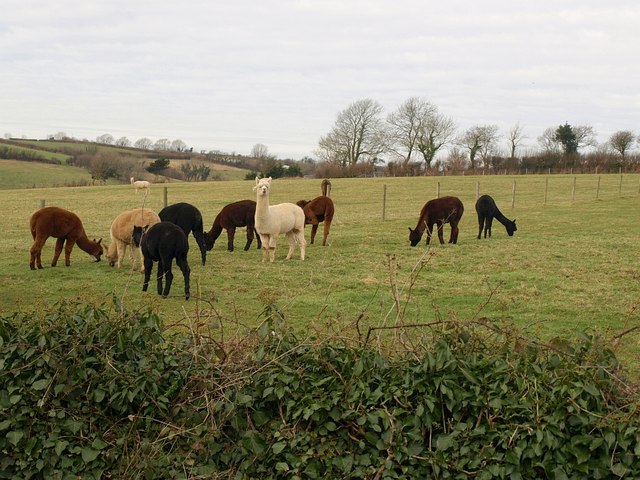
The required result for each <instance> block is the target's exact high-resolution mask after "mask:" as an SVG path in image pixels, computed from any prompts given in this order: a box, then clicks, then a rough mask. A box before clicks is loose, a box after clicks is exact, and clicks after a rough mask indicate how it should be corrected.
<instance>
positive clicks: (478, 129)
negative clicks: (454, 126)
mask: <svg viewBox="0 0 640 480" xmlns="http://www.w3.org/2000/svg"><path fill="white" fill-rule="evenodd" d="M498 138H499V137H498V126H497V125H476V126H474V127H471V128H469V129H468V130H467V131H466V132H464V133H463V134H462V136H461V137H460V138H459V139H458V141H457V143H458V145H460V146H461V147H464V148H466V149H467V150H469V162H470V164H471V169H472V170H475V168H476V167H477V166H479V165H476V156H477V155H480V158H481V159H482V161H483V162H484V164H485V165H486V164H488V162H487V160H488V159H489V156H490V155H491V154H492V153H493V151H494V150H495V147H496V144H497V142H498Z"/></svg>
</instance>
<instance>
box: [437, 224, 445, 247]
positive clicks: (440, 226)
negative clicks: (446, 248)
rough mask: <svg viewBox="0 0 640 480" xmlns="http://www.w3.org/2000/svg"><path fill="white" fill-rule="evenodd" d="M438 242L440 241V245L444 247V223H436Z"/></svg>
mask: <svg viewBox="0 0 640 480" xmlns="http://www.w3.org/2000/svg"><path fill="white" fill-rule="evenodd" d="M438 240H440V245H444V222H443V221H439V222H438Z"/></svg>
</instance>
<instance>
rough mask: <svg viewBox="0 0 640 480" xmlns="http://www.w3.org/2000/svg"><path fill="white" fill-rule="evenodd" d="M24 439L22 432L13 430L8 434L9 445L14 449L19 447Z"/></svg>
mask: <svg viewBox="0 0 640 480" xmlns="http://www.w3.org/2000/svg"><path fill="white" fill-rule="evenodd" d="M22 437H24V432H23V431H22V430H13V431H11V432H9V433H7V440H9V443H11V445H13V446H14V447H15V446H16V445H18V442H20V440H22Z"/></svg>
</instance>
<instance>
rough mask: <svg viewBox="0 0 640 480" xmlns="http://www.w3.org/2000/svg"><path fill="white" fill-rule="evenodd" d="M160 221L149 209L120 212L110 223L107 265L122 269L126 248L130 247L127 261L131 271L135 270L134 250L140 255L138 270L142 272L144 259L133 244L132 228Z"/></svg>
mask: <svg viewBox="0 0 640 480" xmlns="http://www.w3.org/2000/svg"><path fill="white" fill-rule="evenodd" d="M159 221H160V217H159V216H158V214H157V213H156V212H154V211H153V210H151V209H150V208H136V209H135V210H129V211H126V212H122V213H121V214H120V215H118V216H117V217H116V218H115V220H114V221H113V223H111V229H110V230H109V234H110V236H111V244H110V245H109V246H108V247H107V248H106V252H105V256H106V257H107V260H109V265H111V266H112V267H113V266H114V265H116V264H117V265H118V268H120V267H122V261H123V260H124V255H125V253H126V252H127V246H130V247H131V249H130V250H129V260H130V262H131V270H135V269H136V256H135V250H138V253H139V255H140V270H141V271H144V257H143V256H142V250H140V249H139V248H138V247H136V246H135V245H134V243H133V236H132V235H133V227H135V226H136V225H137V226H139V227H143V226H145V225H146V226H149V227H150V226H151V225H155V224H156V223H158V222H159Z"/></svg>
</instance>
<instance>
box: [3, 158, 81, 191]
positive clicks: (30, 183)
mask: <svg viewBox="0 0 640 480" xmlns="http://www.w3.org/2000/svg"><path fill="white" fill-rule="evenodd" d="M90 181H91V175H90V174H89V172H87V170H85V169H84V168H78V167H71V166H68V165H54V164H49V163H37V162H23V161H17V160H4V159H0V189H2V190H4V189H9V188H39V187H55V186H65V185H67V186H71V185H74V184H81V183H82V184H84V183H86V182H90Z"/></svg>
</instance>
